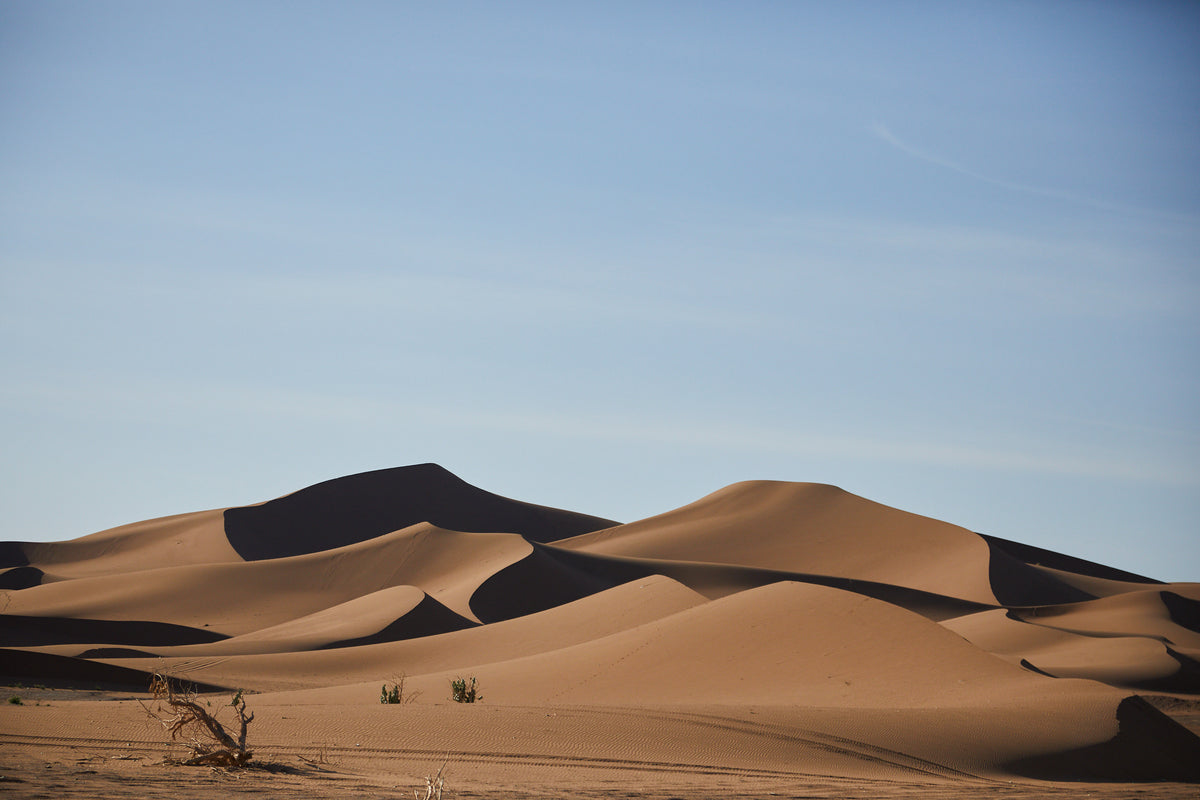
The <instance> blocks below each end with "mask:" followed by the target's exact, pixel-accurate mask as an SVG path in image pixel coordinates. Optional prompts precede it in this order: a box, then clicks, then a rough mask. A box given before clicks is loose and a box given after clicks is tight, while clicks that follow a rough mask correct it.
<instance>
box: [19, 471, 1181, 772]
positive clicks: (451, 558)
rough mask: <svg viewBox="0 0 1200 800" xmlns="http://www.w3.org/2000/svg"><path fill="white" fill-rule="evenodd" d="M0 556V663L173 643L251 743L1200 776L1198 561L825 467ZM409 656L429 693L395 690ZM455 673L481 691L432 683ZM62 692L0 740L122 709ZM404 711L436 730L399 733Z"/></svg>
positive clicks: (330, 515) (269, 521) (427, 505)
mask: <svg viewBox="0 0 1200 800" xmlns="http://www.w3.org/2000/svg"><path fill="white" fill-rule="evenodd" d="M0 558H2V559H3V562H0V587H3V589H2V591H0V598H2V601H0V604H2V605H3V614H2V615H0V648H3V649H0V675H2V676H4V678H5V679H6V680H7V681H8V682H9V683H13V682H17V681H20V682H36V681H38V680H39V679H41V680H50V681H53V682H56V683H57V684H59V685H63V686H75V687H81V686H86V685H91V684H96V683H99V684H103V685H106V686H112V687H118V686H119V687H125V688H126V689H139V690H141V689H144V688H145V685H146V684H147V683H148V675H149V673H152V672H154V671H165V672H167V673H169V674H172V675H175V676H179V677H184V678H187V679H190V680H192V681H195V682H198V683H200V684H203V685H205V686H209V687H230V688H233V687H238V688H244V689H246V690H247V691H249V692H253V693H257V694H255V695H253V696H252V697H251V700H252V702H254V703H255V704H256V706H257V707H258V708H259V712H258V714H259V716H258V720H259V723H258V724H259V728H258V731H259V733H260V735H261V736H262V737H263V738H264V740H265V741H266V742H267V745H265V746H266V747H267V748H268V749H269V748H270V746H272V745H274V746H276V747H278V748H283V749H286V748H288V747H293V748H294V747H299V746H300V744H301V743H302V742H307V741H310V740H311V741H323V742H331V741H334V740H336V739H337V738H338V737H339V736H343V735H346V736H351V737H352V738H354V739H355V741H358V742H359V744H362V742H363V741H367V742H368V743H369V744H370V746H372V747H375V748H377V749H378V750H380V752H390V751H394V755H395V756H396V757H406V758H415V757H416V756H415V755H414V754H416V753H418V752H419V753H425V752H432V751H436V750H438V749H439V748H442V749H445V750H446V751H447V753H449V752H451V751H453V752H456V753H458V754H459V757H460V760H461V761H462V762H463V763H464V764H465V763H470V764H474V765H475V766H474V767H471V768H470V770H467V772H469V773H470V774H471V775H475V776H477V779H478V780H480V781H483V783H482V784H481V785H486V784H487V775H488V774H490V773H488V772H487V770H488V766H487V765H488V764H492V765H493V768H494V769H495V770H499V772H496V773H495V774H508V773H505V772H504V770H505V769H508V768H509V767H511V766H512V765H513V764H520V763H527V764H529V765H531V766H530V768H531V769H532V768H533V765H537V768H538V769H540V770H543V772H544V771H545V770H546V769H549V768H550V767H554V768H555V769H558V770H559V771H558V772H555V773H554V775H555V776H557V777H552V778H547V779H546V780H547V781H549V784H554V783H555V782H556V781H559V782H561V783H562V785H569V784H570V783H571V782H572V781H575V780H578V779H579V775H581V774H596V773H595V770H600V769H601V768H603V769H625V770H632V771H638V770H642V771H646V770H651V766H649V765H653V764H658V765H660V766H659V767H657V768H656V769H659V770H660V771H661V770H665V769H666V767H662V766H661V765H665V764H670V765H676V766H677V767H678V768H679V770H681V771H683V772H686V770H687V769H693V770H694V771H695V772H696V774H720V775H732V774H744V775H745V776H747V779H749V778H751V777H753V778H755V779H756V780H757V779H762V780H766V779H768V778H770V779H771V780H785V779H786V780H794V781H802V780H803V779H804V776H809V777H811V776H813V775H823V776H841V777H846V778H861V779H870V780H881V779H884V778H888V777H889V776H891V777H892V778H899V777H905V778H908V779H911V778H913V777H914V776H917V777H920V778H921V779H928V780H936V781H943V782H950V783H955V782H958V783H962V782H968V783H972V782H984V783H987V782H989V781H1000V780H1005V781H1007V780H1017V781H1029V780H1048V781H1147V782H1149V781H1170V782H1196V781H1200V738H1197V737H1196V735H1195V733H1194V732H1193V730H1194V729H1195V720H1196V717H1197V713H1198V710H1200V584H1196V583H1186V584H1179V583H1176V584H1165V583H1161V582H1159V581H1155V580H1152V579H1150V578H1145V577H1142V576H1138V575H1133V574H1131V573H1128V572H1124V571H1122V570H1120V569H1119V568H1117V567H1110V566H1104V565H1099V564H1093V563H1090V562H1087V561H1084V560H1082V559H1078V558H1074V557H1071V556H1068V555H1065V554H1058V553H1052V552H1049V551H1045V550H1041V549H1039V548H1036V547H1034V546H1031V545H1028V544H1021V543H1017V542H1010V541H1006V540H1002V539H997V538H995V537H989V536H984V535H980V534H977V533H974V532H971V531H968V530H966V529H963V528H960V527H957V526H955V525H952V524H949V523H946V522H940V521H938V520H935V519H930V518H927V517H922V516H918V515H915V514H910V513H907V512H904V511H900V510H897V509H894V508H889V507H887V506H883V505H880V504H878V503H874V502H871V501H869V500H866V499H864V498H861V497H857V496H855V495H853V494H850V493H848V492H845V491H843V490H841V489H838V488H836V487H833V486H826V485H820V484H808V483H785V482H768V481H752V482H746V483H738V484H734V485H732V486H729V487H726V488H724V489H721V490H719V491H716V492H714V493H713V494H711V495H708V496H707V497H704V498H701V499H699V500H697V501H696V502H694V503H692V504H690V505H687V506H684V507H682V508H679V509H675V510H672V511H667V512H666V513H663V514H660V515H658V516H655V517H650V518H648V519H643V520H639V521H635V522H631V523H628V524H618V523H617V522H615V521H612V520H607V519H600V518H597V517H591V516H587V515H583V514H576V513H573V512H570V511H566V510H561V509H554V508H547V507H543V506H537V505H532V504H529V503H524V502H520V501H516V500H510V499H507V498H504V497H500V496H498V495H494V494H491V493H488V492H486V491H483V490H481V489H477V488H475V487H473V486H470V485H469V484H467V483H465V482H463V481H462V480H461V479H459V478H457V477H455V476H454V475H452V474H451V473H449V472H447V471H446V470H444V469H442V468H441V467H438V466H436V465H431V464H425V465H417V466H411V467H402V468H398V469H390V470H382V471H378V472H368V473H363V474H360V475H352V476H349V477H345V478H338V479H336V480H331V481H327V482H324V483H321V484H317V485H316V486H311V487H308V488H306V489H301V490H299V491H297V492H295V493H293V494H290V495H287V496H285V497H281V498H278V499H276V500H271V501H268V502H265V503H262V504H259V505H254V506H246V507H240V508H228V509H224V510H214V511H203V512H198V513H192V514H182V515H179V516H174V517H168V518H163V519H158V520H150V521H146V522H140V523H135V524H132V525H126V526H122V527H119V528H114V529H111V530H108V531H103V532H100V533H96V534H92V535H90V536H84V537H82V538H79V539H75V540H71V541H67V542H58V543H27V542H7V543H3V544H2V545H0ZM401 675H403V676H404V681H405V687H406V690H407V691H409V693H410V697H415V700H414V702H413V703H412V704H411V705H405V706H403V707H402V708H388V707H382V706H380V705H379V687H380V685H381V684H383V683H385V682H389V681H394V680H396V679H397V676H401ZM464 675H470V676H474V677H476V678H477V679H478V682H479V685H480V687H481V689H482V694H483V696H484V700H483V703H482V704H478V706H477V709H475V707H472V710H468V709H467V708H465V707H463V706H459V705H457V704H453V703H450V702H449V700H448V689H447V687H448V682H449V680H450V679H451V678H454V677H456V676H464ZM79 702H80V703H81V705H78V706H72V704H71V702H59V703H58V704H57V705H56V706H55V707H53V708H51V707H45V708H37V707H29V706H27V705H25V706H22V707H20V708H8V709H5V710H4V712H3V713H4V714H5V715H6V718H5V719H4V720H0V722H2V723H3V724H2V725H0V727H2V728H3V729H4V731H5V733H0V744H5V746H6V747H16V746H18V745H25V746H32V745H31V744H30V743H31V742H35V741H42V742H47V741H49V742H54V741H62V742H66V741H68V740H70V739H71V738H72V737H76V736H83V735H85V733H84V732H83V731H82V730H77V729H74V728H72V727H71V722H70V717H69V715H67V713H66V711H64V709H69V708H72V707H75V708H78V709H80V716H78V717H77V718H76V722H77V724H79V725H87V723H86V722H84V720H85V719H93V720H100V721H99V722H96V723H95V724H97V725H99V726H100V727H101V728H104V729H105V730H107V729H108V728H112V729H113V730H114V731H115V730H116V726H117V720H119V719H124V718H125V716H128V712H127V711H126V708H127V707H128V705H129V704H128V703H123V702H120V701H109V702H107V703H98V702H97V703H90V704H87V703H84V702H83V701H79ZM84 709H86V714H85V713H84ZM333 709H336V715H334V716H331V713H332V710H333ZM1160 709H1165V712H1164V711H1163V710H1160ZM1166 712H1170V713H1172V714H1174V718H1173V717H1172V716H1170V715H1169V714H1168V713H1166ZM389 713H390V714H392V716H390V717H389V716H386V715H387V714H389ZM484 713H486V714H489V715H490V716H489V717H488V725H486V726H483V727H482V728H481V727H480V725H479V721H478V720H476V719H475V718H474V717H472V716H471V715H472V714H484ZM395 714H407V715H409V717H408V719H409V720H410V722H419V724H416V725H415V727H416V728H417V729H419V730H424V731H425V732H426V734H427V738H426V740H425V741H421V739H420V736H419V735H417V732H416V731H413V730H412V728H413V727H414V726H413V725H406V726H405V733H404V734H403V735H399V734H397V733H396V732H395V730H394V729H393V728H392V727H391V726H392V725H393V724H394V722H392V721H393V720H395V719H396V717H395ZM123 715H124V716H123ZM283 719H288V720H289V722H287V723H284V722H283V721H282V720H283ZM1181 722H1182V723H1183V724H1181ZM106 726H107V727H106ZM422 726H424V727H423V728H422ZM1189 726H1190V727H1191V728H1192V729H1193V730H1189ZM339 731H342V733H339ZM346 731H353V734H349V733H347V732H346ZM87 735H90V734H87ZM98 735H99V734H98ZM104 735H108V734H104ZM111 735H112V736H113V737H114V738H113V740H114V741H115V740H116V739H118V738H120V739H122V740H124V739H125V738H128V736H129V734H122V733H118V732H113V733H111ZM56 737H57V738H56ZM135 738H136V737H135ZM100 740H103V736H101V739H100ZM98 741H99V740H98ZM389 748H390V750H389ZM347 757H350V756H347ZM489 759H490V760H489ZM522 759H524V761H523V760H522ZM501 764H506V765H508V766H507V767H501V766H498V765H501ZM547 765H549V766H547ZM622 765H623V766H622ZM674 768H675V767H672V769H674ZM464 770H466V768H465V767H464ZM471 770H473V771H471ZM589 770H592V771H593V772H591V773H589V772H588V771H589ZM706 770H707V772H706ZM714 771H715V772H714ZM739 771H740V772H739ZM539 774H540V773H539ZM572 776H574V777H572ZM1192 788H1194V787H1192Z"/></svg>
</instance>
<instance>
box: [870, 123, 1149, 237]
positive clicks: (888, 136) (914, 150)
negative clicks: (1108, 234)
mask: <svg viewBox="0 0 1200 800" xmlns="http://www.w3.org/2000/svg"><path fill="white" fill-rule="evenodd" d="M871 133H872V134H873V135H874V136H875V137H876V138H877V139H879V140H880V141H882V142H885V143H887V144H889V145H891V146H892V147H894V148H895V149H897V150H899V151H900V152H902V153H905V154H907V155H909V156H912V157H913V158H916V159H920V160H921V161H925V162H927V163H929V164H934V165H936V166H939V167H942V168H943V169H948V170H952V171H953V172H957V173H958V174H959V175H962V176H964V177H967V178H970V179H972V180H975V181H979V182H981V183H986V184H990V185H991V186H998V187H1000V188H1001V189H1007V190H1009V191H1012V192H1022V193H1024V194H1032V195H1037V196H1039V197H1047V198H1050V199H1053V200H1062V201H1064V202H1068V203H1075V204H1079V205H1085V206H1090V207H1092V208H1096V209H1101V210H1103V211H1121V212H1127V213H1139V214H1146V213H1158V212H1152V211H1150V210H1149V209H1145V208H1139V207H1136V206H1129V205H1125V204H1123V203H1113V202H1109V201H1107V200H1100V199H1098V198H1095V197H1088V196H1086V195H1081V194H1076V193H1075V192H1068V191H1063V190H1061V189H1052V188H1049V187H1046V186H1036V185H1033V184H1029V183H1020V182H1018V181H1009V180H1005V179H1003V178H997V177H995V176H994V175H988V174H985V173H983V172H979V171H977V170H974V169H971V168H970V167H967V166H965V165H963V164H960V163H958V162H957V161H953V160H951V159H949V158H945V157H944V156H941V155H938V154H937V153H933V152H930V151H928V150H925V149H923V148H920V147H916V146H914V145H912V144H910V143H908V142H906V141H904V140H903V139H901V138H900V137H898V136H896V134H894V133H892V131H891V129H890V128H888V127H887V126H886V125H884V124H883V123H882V122H879V121H875V122H874V123H872V124H871Z"/></svg>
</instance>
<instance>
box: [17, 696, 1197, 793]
mask: <svg viewBox="0 0 1200 800" xmlns="http://www.w3.org/2000/svg"><path fill="white" fill-rule="evenodd" d="M3 692H4V696H5V697H6V698H7V697H11V696H14V695H17V696H20V697H21V698H22V704H21V705H19V706H17V705H13V704H6V705H5V706H4V707H3V708H2V709H0V795H2V796H3V797H11V798H60V797H72V798H75V797H78V798H85V797H86V798H118V797H119V798H128V797H139V798H163V799H164V800H191V799H192V798H211V797H214V796H217V795H218V794H219V795H222V796H229V797H250V796H256V797H279V798H291V797H295V798H323V797H338V798H341V797H346V798H351V797H354V798H374V797H378V798H384V797H410V796H413V795H412V793H413V792H414V790H415V791H417V792H418V794H417V796H418V797H421V796H423V795H424V792H425V788H424V787H425V778H426V776H430V775H434V774H436V773H437V771H438V769H439V767H442V766H443V765H444V773H443V774H444V777H445V791H444V794H443V796H444V797H447V798H449V797H461V798H501V797H504V798H510V797H526V798H556V799H557V798H610V797H614V798H648V799H653V800H666V799H667V798H697V799H698V800H704V799H706V798H730V797H755V798H757V797H762V798H766V797H775V798H814V799H815V798H925V799H926V800H937V799H938V798H965V797H972V798H974V797H979V798H1039V797H1090V798H1130V797H1138V798H1147V800H1151V799H1153V798H1184V797H1186V798H1192V797H1195V796H1196V786H1195V785H1194V784H1180V783H1095V782H1083V783H1077V782H1071V783H1064V782H1048V781H1034V780H1028V779H1024V780H1023V779H1010V778H1009V777H1005V776H1001V777H998V778H988V777H978V776H972V775H967V774H954V773H953V772H951V771H949V770H945V769H939V768H938V767H937V766H936V765H933V764H923V763H921V762H919V761H918V760H916V759H913V758H911V757H909V756H905V755H904V754H901V753H896V752H888V751H886V750H885V749H882V748H877V747H869V746H865V745H863V744H862V743H856V742H855V741H854V740H852V739H850V738H841V739H839V740H838V741H836V742H833V741H830V738H829V737H822V736H820V735H819V734H816V733H815V732H814V734H813V735H811V736H805V735H804V732H803V730H802V729H800V730H798V729H792V730H790V731H789V732H788V733H787V734H786V735H782V734H781V728H780V726H779V725H778V724H777V722H778V721H779V719H780V717H781V714H783V712H780V711H779V710H771V709H763V710H761V711H757V712H756V711H753V710H751V711H747V712H745V713H740V714H738V713H731V712H730V709H728V708H726V709H720V708H714V707H710V708H706V709H691V710H686V711H684V710H680V709H652V708H629V709H614V708H581V707H570V706H562V707H553V708H521V707H496V706H493V707H489V706H488V705H486V704H479V705H475V706H461V705H455V704H452V703H446V704H428V705H407V706H377V707H372V706H368V705H364V706H356V707H352V708H349V709H344V708H338V707H332V706H273V705H269V704H268V705H263V704H258V707H257V710H256V719H255V721H254V722H253V723H252V724H251V728H250V733H251V735H250V736H249V741H250V744H251V745H253V746H254V750H255V756H254V759H253V761H252V764H253V766H252V767H251V768H247V769H243V770H238V771H228V770H223V769H214V768H209V767H187V766H181V765H179V764H178V759H179V758H181V757H183V756H184V755H185V754H186V750H185V748H184V747H182V746H181V745H179V744H172V743H170V741H169V739H168V738H167V736H166V734H165V732H163V730H162V729H161V727H160V725H159V723H158V722H156V721H155V720H154V719H152V718H151V717H150V716H149V715H148V714H147V713H146V711H145V710H144V708H143V705H142V703H147V702H148V701H149V698H148V696H141V697H139V696H137V695H135V694H131V693H127V692H126V693H110V692H84V691H68V690H54V689H30V688H27V687H7V688H4V689H3ZM139 700H140V701H141V702H139ZM250 700H251V707H252V708H253V707H255V705H256V704H255V702H254V701H255V698H254V697H251V698H250ZM760 716H761V717H764V718H763V719H761V720H759V719H756V718H757V717H760ZM1175 718H1176V719H1177V720H1178V721H1180V722H1183V723H1184V724H1186V725H1187V726H1188V727H1189V728H1191V729H1192V730H1193V731H1195V730H1198V729H1200V713H1197V712H1196V711H1195V710H1194V709H1192V710H1187V711H1185V712H1184V713H1177V714H1176V715H1175ZM681 745H682V746H683V750H684V751H685V752H687V753H688V754H689V758H688V759H687V762H686V763H684V762H681V761H679V760H678V759H677V758H676V759H675V760H672V759H671V757H670V755H671V754H672V753H675V754H677V753H678V752H680V749H681ZM839 772H840V773H843V774H836V773H839ZM847 772H850V773H857V774H854V775H852V776H847V775H846V774H844V773H847Z"/></svg>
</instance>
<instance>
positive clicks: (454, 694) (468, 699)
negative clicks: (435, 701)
mask: <svg viewBox="0 0 1200 800" xmlns="http://www.w3.org/2000/svg"><path fill="white" fill-rule="evenodd" d="M450 699H451V700H453V701H454V702H456V703H474V702H476V701H479V700H482V699H483V695H481V694H479V693H478V691H477V689H476V686H475V678H473V677H472V678H471V682H470V683H468V682H467V681H466V680H464V679H463V678H455V679H454V680H452V681H450Z"/></svg>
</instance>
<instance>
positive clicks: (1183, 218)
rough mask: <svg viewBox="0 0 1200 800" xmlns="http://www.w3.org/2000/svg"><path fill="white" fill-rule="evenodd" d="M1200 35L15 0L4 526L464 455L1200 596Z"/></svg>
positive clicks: (206, 500) (7, 77) (6, 154)
mask: <svg viewBox="0 0 1200 800" xmlns="http://www.w3.org/2000/svg"><path fill="white" fill-rule="evenodd" d="M1198 34H1200V7H1197V6H1194V5H1191V4H1185V3H1153V2H1150V3H1130V4H1116V3H1112V4H1108V3H1069V2H1064V3H1054V4H1047V3H1040V2H1029V3H1022V2H1010V3H973V2H966V3H964V2H955V3H945V4H941V3H935V2H919V3H918V2H913V3H839V4H831V3H803V2H796V3H783V2H738V3H732V2H730V3H702V2H695V3H628V4H625V3H617V2H605V3H557V2H555V3H551V2H547V3H507V4H498V3H437V4H429V3H364V2H358V3H354V2H349V3H300V2H288V3H272V2H259V3H220V2H204V3H199V2H196V3H187V2H181V3H152V2H145V3H120V2H97V3H57V2H26V1H24V0H16V1H15V2H7V3H4V4H0V269H2V272H0V333H2V335H3V342H4V346H3V348H2V349H0V369H2V370H3V374H4V376H5V379H4V381H3V382H0V425H2V426H3V430H2V431H0V433H2V435H3V439H4V441H5V446H4V458H3V459H2V460H0V469H2V470H3V472H2V474H0V504H2V505H3V507H4V509H5V512H6V513H5V515H4V520H3V522H2V523H0V539H25V540H54V539H66V538H73V537H75V536H79V535H83V534H86V533H90V532H92V531H96V530H100V529H103V528H106V527H110V526H113V525H118V524H122V523H125V522H132V521H136V520H139V519H145V518H149V517H155V516H160V515H166V514H172V513H182V512H185V511H193V510H199V509H203V508H213V507H220V506H226V505H236V504H242V503H250V502H258V501H261V500H265V499H268V498H270V497H274V496H277V495H279V494H283V493H285V492H289V491H292V490H295V489H298V488H300V487H302V486H305V485H308V484H311V483H315V482H317V481H320V480H324V479H327V478H332V477H336V476H339V475H345V474H349V473H353V472H359V471H363V470H368V469H375V468H381V467H388V466H397V465H402V464H410V463H418V462H424V461H435V462H438V463H440V464H442V465H443V466H445V467H447V468H448V469H450V470H451V471H453V472H455V473H457V474H458V475H460V476H461V477H463V478H464V479H466V480H468V481H470V482H471V483H474V484H475V485H477V486H480V487H482V488H485V489H488V490H491V491H494V492H497V493H500V494H505V495H508V496H511V497H516V498H519V499H522V500H528V501H531V502H539V503H544V504H547V505H556V506H562V507H567V508H572V509H575V510H579V511H584V512H587V513H593V514H598V515H602V516H608V517H612V518H616V519H620V520H633V519H637V518H640V517H644V516H648V515H651V514H655V513H658V512H661V511H665V510H668V509H670V508H673V507H676V506H679V505H682V504H685V503H688V502H691V501H692V500H695V499H697V498H699V497H700V496H702V495H704V494H707V493H708V492H710V491H713V490H715V489H718V488H720V487H722V486H724V485H726V484H728V483H731V482H734V481H738V480H746V479H758V478H770V479H781V480H797V481H820V482H826V483H834V484H837V485H840V486H842V487H843V488H845V489H847V490H849V491H852V492H855V493H857V494H861V495H864V496H866V497H869V498H871V499H874V500H877V501H880V502H884V503H887V504H889V505H894V506H898V507H901V508H904V509H907V510H910V511H915V512H918V513H922V514H927V515H930V516H934V517H938V518H941V519H946V520H948V521H951V522H955V523H958V524H960V525H964V526H966V527H969V528H972V529H974V530H978V531H981V532H985V533H990V534H994V535H997V536H1002V537H1005V538H1009V539H1015V540H1018V541H1022V542H1027V543H1030V544H1034V545H1038V546H1042V547H1047V548H1050V549H1054V550H1059V551H1063V552H1067V553H1070V554H1073V555H1077V556H1080V557H1084V558H1089V559H1092V560H1097V561H1101V562H1104V563H1110V564H1113V565H1116V566H1122V567H1125V568H1127V569H1130V570H1133V571H1138V572H1142V573H1145V574H1150V575H1153V576H1155V577H1160V578H1164V579H1174V580H1197V579H1200V536H1198V535H1197V534H1198V533H1200V412H1198V409H1200V370H1198V369H1197V366H1198V363H1197V362H1198V358H1197V353H1198V352H1200V350H1198V347H1200V319H1198V316H1197V311H1198V309H1200V260H1198V257H1200V225H1198V224H1197V223H1198V222H1200V182H1198V181H1197V180H1196V176H1197V175H1200V148H1197V147H1196V142H1197V141H1200V52H1198V51H1197V48H1196V47H1195V41H1196V40H1197V35H1198Z"/></svg>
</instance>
